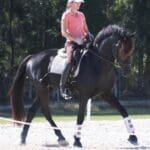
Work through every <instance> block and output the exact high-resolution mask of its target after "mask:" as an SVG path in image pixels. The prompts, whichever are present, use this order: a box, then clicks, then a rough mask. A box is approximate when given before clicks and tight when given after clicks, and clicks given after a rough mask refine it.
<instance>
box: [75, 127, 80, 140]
mask: <svg viewBox="0 0 150 150" xmlns="http://www.w3.org/2000/svg"><path fill="white" fill-rule="evenodd" d="M81 129H82V125H77V129H76V131H75V136H76V137H77V138H81Z"/></svg>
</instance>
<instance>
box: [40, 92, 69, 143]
mask: <svg viewBox="0 0 150 150" xmlns="http://www.w3.org/2000/svg"><path fill="white" fill-rule="evenodd" d="M48 93H49V92H48V90H47V89H45V90H44V89H43V90H40V91H39V95H40V104H41V107H42V108H41V110H42V113H43V115H44V116H45V118H46V119H47V120H48V122H49V123H50V124H51V126H52V127H53V128H54V132H55V134H56V135H57V137H58V143H59V144H60V145H62V146H67V145H68V142H67V141H66V140H65V137H64V136H63V135H62V133H61V130H60V129H59V128H58V127H57V125H56V123H55V122H54V121H53V119H52V116H51V112H50V108H49V102H48V101H49V96H48Z"/></svg>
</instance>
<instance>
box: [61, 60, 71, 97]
mask: <svg viewBox="0 0 150 150" xmlns="http://www.w3.org/2000/svg"><path fill="white" fill-rule="evenodd" d="M70 69H71V64H70V63H68V64H66V67H65V69H64V71H63V73H62V75H61V79H60V94H61V96H62V97H63V98H64V99H70V98H71V96H70V95H69V93H68V90H67V89H66V82H67V79H68V76H69V72H70Z"/></svg>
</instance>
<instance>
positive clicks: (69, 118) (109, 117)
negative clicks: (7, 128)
mask: <svg viewBox="0 0 150 150" xmlns="http://www.w3.org/2000/svg"><path fill="white" fill-rule="evenodd" d="M7 118H8V119H11V118H10V117H7ZM76 118H77V116H75V115H66V116H64V115H54V116H53V119H54V120H55V121H58V122H59V121H66V122H67V121H76ZM130 118H132V119H150V114H141V115H140V114H138V115H130ZM121 119H122V117H121V116H120V115H117V114H115V115H92V116H91V120H94V121H103V120H121ZM45 121H46V119H45V118H44V117H43V116H37V117H35V118H34V120H33V122H45ZM7 123H10V122H8V121H5V120H0V124H7Z"/></svg>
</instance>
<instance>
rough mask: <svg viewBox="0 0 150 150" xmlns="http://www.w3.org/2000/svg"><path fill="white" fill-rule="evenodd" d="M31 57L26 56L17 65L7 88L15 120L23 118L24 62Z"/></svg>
mask: <svg viewBox="0 0 150 150" xmlns="http://www.w3.org/2000/svg"><path fill="white" fill-rule="evenodd" d="M30 58H31V55H29V56H27V57H26V58H25V59H24V60H23V62H22V63H21V64H20V65H19V68H18V70H17V72H16V75H15V77H14V79H13V83H12V85H11V88H10V90H9V93H8V94H9V97H10V103H11V107H12V115H13V118H14V119H15V120H19V121H22V120H24V119H25V110H24V105H23V89H24V82H25V77H26V63H27V61H28V60H29V59H30Z"/></svg>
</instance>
